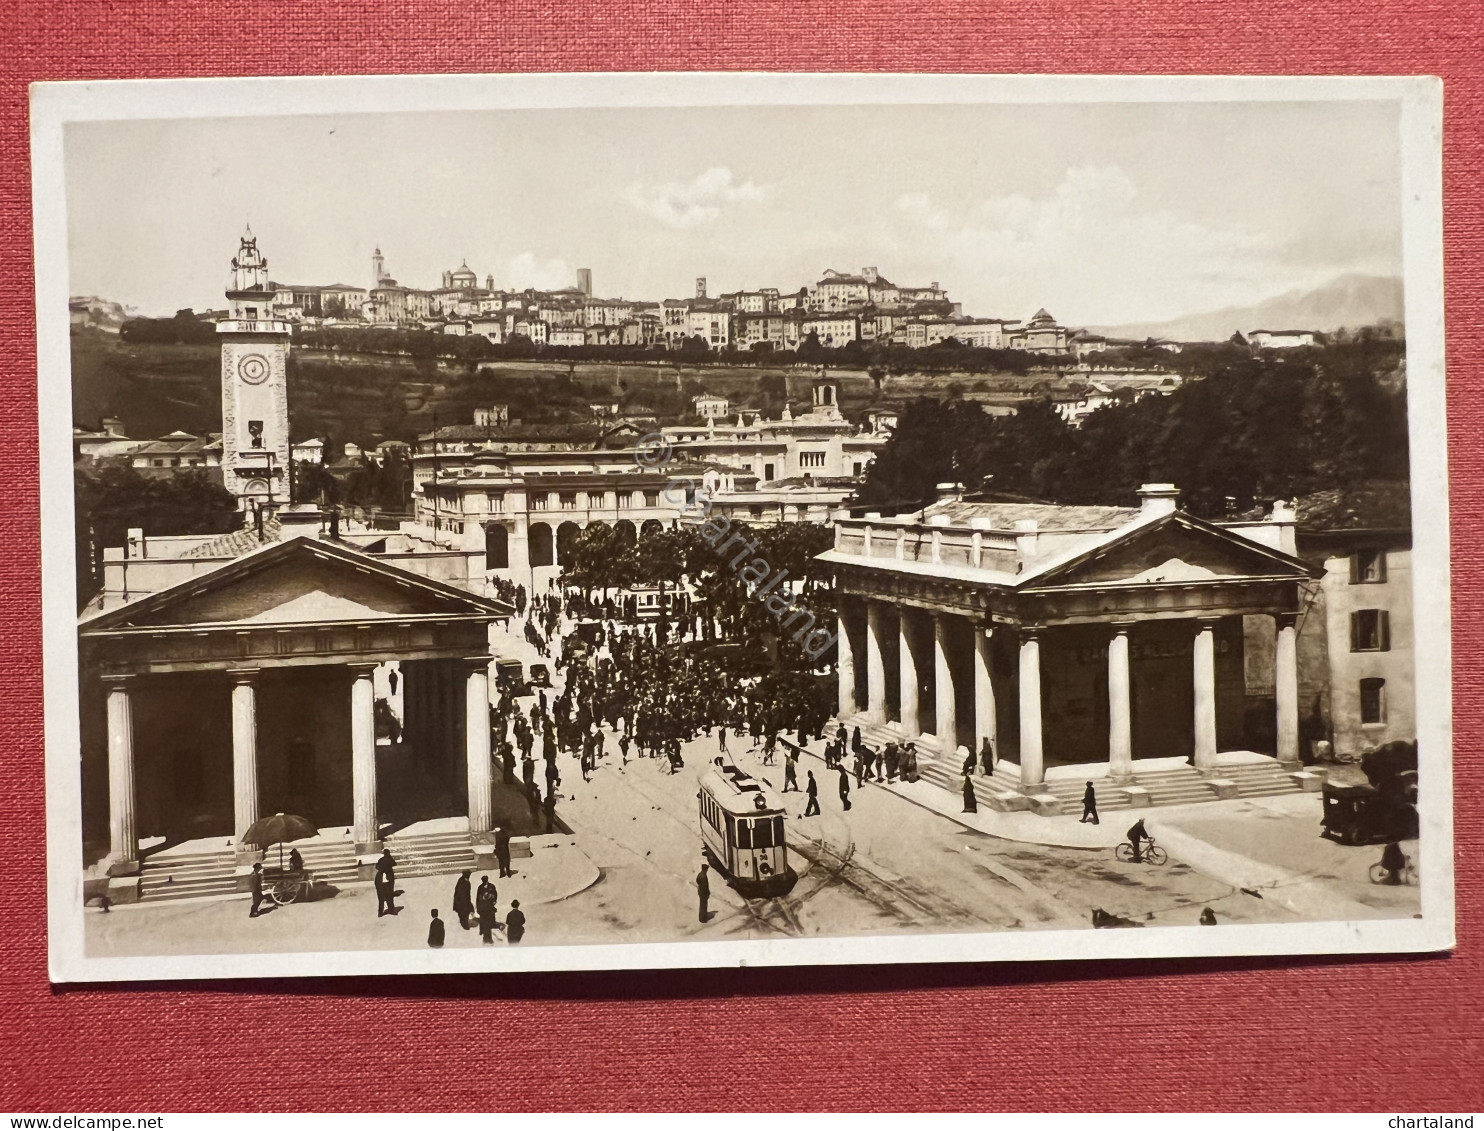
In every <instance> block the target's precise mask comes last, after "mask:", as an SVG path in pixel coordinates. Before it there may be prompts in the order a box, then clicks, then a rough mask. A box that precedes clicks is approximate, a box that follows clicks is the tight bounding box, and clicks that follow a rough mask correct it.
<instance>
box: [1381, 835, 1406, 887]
mask: <svg viewBox="0 0 1484 1131" xmlns="http://www.w3.org/2000/svg"><path fill="white" fill-rule="evenodd" d="M1406 867H1407V854H1406V853H1405V852H1403V851H1402V846H1401V845H1400V844H1399V843H1398V842H1396V841H1394V840H1393V841H1390V842H1389V843H1388V844H1387V845H1386V847H1385V848H1384V849H1382V850H1381V868H1382V870H1383V871H1384V872H1385V873H1386V878H1385V879H1383V880H1382V881H1381V882H1382V883H1383V884H1400V883H1401V882H1402V873H1403V872H1404V871H1405V870H1406Z"/></svg>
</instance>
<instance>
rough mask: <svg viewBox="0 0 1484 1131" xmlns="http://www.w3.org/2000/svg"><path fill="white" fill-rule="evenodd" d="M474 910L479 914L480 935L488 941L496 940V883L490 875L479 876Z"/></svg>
mask: <svg viewBox="0 0 1484 1131" xmlns="http://www.w3.org/2000/svg"><path fill="white" fill-rule="evenodd" d="M474 910H475V911H476V912H477V913H478V915H479V937H480V938H481V939H482V940H484V941H485V942H487V943H492V942H494V941H495V935H494V930H495V925H496V924H497V923H498V922H499V920H498V919H497V918H496V916H495V885H494V884H492V883H490V878H489V877H488V876H480V877H479V890H478V891H477V892H475V893H474Z"/></svg>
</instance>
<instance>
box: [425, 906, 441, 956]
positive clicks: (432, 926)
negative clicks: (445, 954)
mask: <svg viewBox="0 0 1484 1131" xmlns="http://www.w3.org/2000/svg"><path fill="white" fill-rule="evenodd" d="M428 945H429V946H433V947H438V946H442V945H443V920H442V919H440V918H438V909H437V908H436V907H435V908H433V921H432V922H431V923H429V924H428Z"/></svg>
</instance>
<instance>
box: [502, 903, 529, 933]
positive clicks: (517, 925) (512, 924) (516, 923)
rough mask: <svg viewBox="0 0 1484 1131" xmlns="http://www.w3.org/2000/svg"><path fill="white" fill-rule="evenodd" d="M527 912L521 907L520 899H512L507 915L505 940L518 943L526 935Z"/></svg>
mask: <svg viewBox="0 0 1484 1131" xmlns="http://www.w3.org/2000/svg"><path fill="white" fill-rule="evenodd" d="M525 933H526V913H525V912H524V911H522V910H521V909H520V900H518V899H512V900H511V901H510V914H509V915H506V916H505V941H506V942H513V943H518V942H520V940H521V939H522V938H523V937H525Z"/></svg>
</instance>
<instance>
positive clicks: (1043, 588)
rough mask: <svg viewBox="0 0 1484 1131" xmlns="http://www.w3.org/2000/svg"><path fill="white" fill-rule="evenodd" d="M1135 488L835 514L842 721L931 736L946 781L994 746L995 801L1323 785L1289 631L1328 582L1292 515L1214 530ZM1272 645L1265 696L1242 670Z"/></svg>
mask: <svg viewBox="0 0 1484 1131" xmlns="http://www.w3.org/2000/svg"><path fill="white" fill-rule="evenodd" d="M1139 494H1140V505H1139V506H1138V507H1106V506H1060V505H1051V504H1037V503H997V502H972V501H965V500H964V499H963V498H962V497H961V496H959V495H955V494H953V493H952V492H950V493H948V494H947V495H946V496H945V497H944V498H941V499H940V500H939V501H938V502H936V503H934V504H932V505H930V506H928V507H926V508H925V509H924V510H922V511H919V512H913V513H912V514H908V515H897V516H895V517H892V516H886V517H883V516H882V515H879V514H868V515H866V516H865V517H863V518H843V519H841V520H839V521H838V522H837V526H836V540H835V546H834V548H833V549H832V550H829V551H827V552H826V553H825V554H823V555H822V557H823V559H824V560H826V561H829V562H830V563H832V564H833V565H834V566H835V568H836V570H837V573H838V577H839V588H840V594H841V606H840V633H839V688H840V690H839V694H840V704H839V715H840V717H841V718H842V719H843V720H847V721H852V722H853V723H854V724H855V725H861V726H862V727H863V729H865V730H867V731H869V732H871V733H874V734H875V735H876V736H877V738H878V740H884V739H886V738H888V737H892V736H897V737H908V738H912V739H914V740H918V746H919V750H920V751H922V752H924V753H927V754H931V755H936V756H937V758H939V759H941V760H942V761H941V763H940V764H939V766H938V767H937V773H936V774H929V775H928V776H929V777H932V778H934V780H939V781H941V782H943V783H945V784H952V783H953V782H954V781H956V780H957V778H956V775H957V771H958V762H959V761H961V759H962V758H963V757H964V756H965V754H966V753H967V751H968V750H969V749H973V750H976V751H977V750H979V749H980V748H981V746H982V743H983V741H984V740H985V739H986V738H987V739H988V740H989V741H990V743H991V745H992V748H993V750H994V752H995V755H996V758H997V761H998V763H999V764H998V767H997V772H996V774H995V776H994V778H993V779H992V780H991V782H990V783H988V785H987V791H988V793H989V795H990V796H989V800H990V802H991V803H992V804H994V805H995V806H996V807H1002V808H1029V809H1034V810H1036V811H1039V812H1045V813H1054V812H1058V811H1060V809H1061V808H1062V807H1063V806H1064V805H1065V804H1066V803H1067V802H1069V801H1070V800H1072V799H1073V798H1074V797H1075V796H1076V795H1079V794H1080V792H1081V789H1082V786H1083V784H1084V782H1085V781H1089V780H1093V779H1097V781H1098V783H1099V795H1100V798H1101V799H1102V801H1103V802H1104V803H1105V804H1109V805H1110V806H1111V805H1113V804H1118V805H1124V804H1126V805H1129V806H1133V807H1137V806H1138V805H1140V804H1147V803H1150V795H1151V792H1152V793H1153V794H1154V795H1155V797H1154V799H1155V800H1159V799H1160V797H1159V795H1160V792H1161V790H1166V791H1167V792H1169V790H1172V789H1173V784H1172V783H1173V782H1174V780H1175V779H1176V778H1183V779H1184V780H1186V781H1187V782H1188V786H1189V788H1193V789H1195V790H1196V793H1195V794H1190V793H1188V792H1187V793H1181V794H1179V796H1178V798H1177V796H1176V793H1175V792H1170V796H1169V798H1168V799H1170V800H1175V799H1180V800H1196V799H1201V795H1202V794H1204V795H1209V796H1211V797H1222V796H1232V795H1234V794H1235V793H1238V792H1240V786H1239V784H1238V783H1239V782H1240V781H1242V780H1246V778H1248V777H1251V775H1253V774H1256V773H1264V772H1267V773H1269V776H1270V777H1272V778H1273V779H1274V780H1280V779H1281V778H1290V779H1292V780H1291V787H1292V788H1314V787H1315V786H1316V785H1317V782H1310V781H1308V780H1307V778H1308V775H1305V774H1302V773H1298V771H1300V764H1299V698H1298V671H1297V653H1296V625H1297V622H1298V619H1299V618H1300V617H1301V616H1302V615H1303V614H1304V612H1305V611H1306V609H1307V608H1308V606H1309V604H1310V603H1311V602H1312V600H1313V597H1314V594H1315V592H1316V589H1317V585H1316V582H1317V578H1318V572H1317V571H1316V570H1315V569H1314V568H1313V567H1311V566H1310V565H1308V564H1306V563H1305V562H1303V561H1301V560H1300V559H1299V558H1298V557H1296V556H1295V553H1294V533H1293V514H1292V511H1291V509H1289V508H1287V507H1286V506H1285V505H1283V504H1277V505H1275V507H1274V511H1273V514H1272V516H1271V517H1270V518H1269V519H1267V520H1265V521H1261V522H1249V523H1233V524H1215V523H1211V522H1207V521H1205V520H1203V519H1200V518H1197V517H1195V516H1193V515H1190V514H1187V513H1185V512H1184V511H1181V510H1180V509H1179V508H1178V505H1177V504H1178V494H1179V493H1178V491H1177V490H1176V489H1175V488H1174V487H1173V486H1172V485H1170V484H1147V485H1145V487H1144V488H1142V489H1141V491H1140V492H1139ZM1264 635H1266V636H1267V637H1270V638H1271V647H1272V650H1273V657H1272V667H1271V670H1272V671H1273V672H1274V673H1275V677H1274V679H1273V685H1272V686H1270V687H1265V688H1263V689H1262V690H1263V692H1264V694H1265V695H1266V698H1264V697H1262V696H1259V695H1255V694H1250V693H1249V687H1248V683H1247V674H1246V669H1247V664H1246V662H1245V653H1246V651H1247V649H1248V647H1249V645H1248V643H1247V642H1248V641H1249V640H1252V639H1261V638H1262V637H1263V636H1264ZM1267 711H1272V712H1274V713H1275V714H1276V720H1275V722H1276V725H1273V722H1271V721H1268V720H1266V719H1263V718H1261V717H1260V716H1261V715H1263V714H1264V713H1265V712H1267ZM1274 735H1276V739H1274V737H1273V736H1274ZM1264 746H1266V747H1267V748H1266V749H1264V748H1263V747H1264ZM945 766H946V767H947V769H948V770H949V771H951V775H952V776H951V777H950V776H949V775H948V774H945V773H944V772H943V769H944V767H945ZM1295 773H1297V774H1298V777H1297V778H1292V775H1294V774H1295ZM1158 774H1165V775H1174V777H1173V778H1170V779H1168V780H1167V779H1166V778H1161V777H1158V776H1153V777H1151V775H1158ZM1197 779H1199V780H1197ZM1254 780H1255V779H1254Z"/></svg>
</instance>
